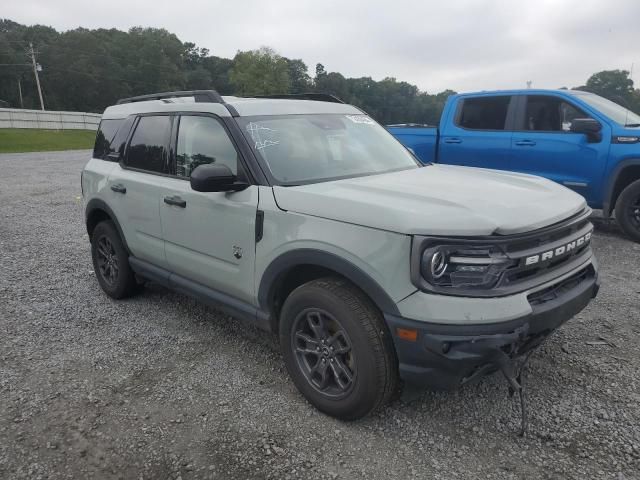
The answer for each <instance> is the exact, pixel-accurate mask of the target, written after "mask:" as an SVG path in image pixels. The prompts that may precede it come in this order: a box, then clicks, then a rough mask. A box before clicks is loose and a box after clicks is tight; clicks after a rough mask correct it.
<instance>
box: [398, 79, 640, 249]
mask: <svg viewBox="0 0 640 480" xmlns="http://www.w3.org/2000/svg"><path fill="white" fill-rule="evenodd" d="M388 129H389V131H390V132H391V133H392V134H393V135H394V136H396V138H398V139H399V140H400V141H401V142H402V143H404V145H405V146H407V147H409V148H410V149H411V150H412V151H413V152H414V153H415V155H416V156H417V157H418V158H419V159H420V161H421V162H423V163H430V162H437V163H446V164H450V165H465V166H472V167H481V168H491V169H497V170H510V171H514V172H522V173H528V174H533V175H539V176H542V177H546V178H548V179H550V180H553V181H555V182H557V183H560V184H561V185H564V186H565V187H567V188H570V189H572V190H574V191H576V192H577V193H579V194H580V195H582V196H583V197H584V198H585V199H586V200H587V203H588V204H589V206H591V207H592V208H595V209H602V210H603V212H604V215H605V216H606V217H609V216H610V215H611V214H612V213H614V212H615V216H616V219H617V221H618V223H619V224H620V226H621V227H622V229H623V230H624V231H625V232H626V233H627V234H628V235H629V236H630V237H631V238H633V239H634V240H636V241H639V242H640V116H639V115H637V114H635V113H633V112H631V111H629V110H628V109H626V108H624V107H622V106H620V105H618V104H616V103H614V102H611V101H609V100H607V99H605V98H602V97H600V96H598V95H595V94H593V93H588V92H583V91H578V90H533V89H527V90H513V91H495V92H480V93H467V94H460V95H453V96H451V97H449V99H448V100H447V103H446V105H445V108H444V111H443V113H442V118H441V120H440V127H439V128H437V127H428V126H423V125H415V124H404V125H390V126H388Z"/></svg>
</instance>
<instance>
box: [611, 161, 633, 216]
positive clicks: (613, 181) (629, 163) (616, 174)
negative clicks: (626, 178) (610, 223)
mask: <svg viewBox="0 0 640 480" xmlns="http://www.w3.org/2000/svg"><path fill="white" fill-rule="evenodd" d="M633 166H640V158H627V159H626V160H623V161H621V162H620V163H618V165H616V166H615V168H614V169H613V171H612V172H611V175H609V180H608V182H607V187H606V189H605V192H604V202H603V203H602V205H603V206H602V210H603V213H604V215H605V216H606V217H609V216H610V215H611V214H612V213H613V208H612V206H613V204H614V200H615V199H614V198H613V189H614V187H615V185H616V181H617V180H618V177H619V176H620V174H621V173H622V171H623V170H624V169H625V168H627V167H633Z"/></svg>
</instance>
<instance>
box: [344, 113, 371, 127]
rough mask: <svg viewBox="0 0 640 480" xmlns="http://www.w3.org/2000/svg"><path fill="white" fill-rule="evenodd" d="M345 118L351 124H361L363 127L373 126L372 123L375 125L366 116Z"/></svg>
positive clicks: (348, 116)
mask: <svg viewBox="0 0 640 480" xmlns="http://www.w3.org/2000/svg"><path fill="white" fill-rule="evenodd" d="M345 117H347V118H348V119H349V120H351V121H352V122H353V123H362V124H365V125H373V124H374V123H376V122H374V121H373V119H371V117H369V116H367V115H345Z"/></svg>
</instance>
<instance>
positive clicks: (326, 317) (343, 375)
mask: <svg viewBox="0 0 640 480" xmlns="http://www.w3.org/2000/svg"><path fill="white" fill-rule="evenodd" d="M291 347H292V350H293V352H294V354H295V356H296V360H297V361H298V366H299V367H300V370H301V371H302V373H303V375H304V376H305V378H306V379H307V381H308V382H309V384H310V385H311V386H312V387H313V388H314V389H315V390H316V391H318V392H320V393H322V394H323V395H326V396H329V397H332V398H339V397H344V396H346V395H348V394H349V392H351V390H352V388H353V385H354V382H355V378H356V373H357V372H356V361H355V356H354V353H353V348H352V343H351V339H350V338H349V335H348V334H347V332H346V331H345V330H344V328H343V327H342V324H341V323H340V321H339V320H338V319H337V318H336V317H334V316H333V315H331V314H330V313H329V312H326V311H324V310H320V309H316V308H314V309H308V310H304V311H303V312H301V313H300V314H299V315H298V316H297V317H296V319H295V321H294V323H293V335H292V336H291Z"/></svg>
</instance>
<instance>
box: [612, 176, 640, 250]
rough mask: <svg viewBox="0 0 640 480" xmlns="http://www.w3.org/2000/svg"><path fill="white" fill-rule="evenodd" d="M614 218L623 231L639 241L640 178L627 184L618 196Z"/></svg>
mask: <svg viewBox="0 0 640 480" xmlns="http://www.w3.org/2000/svg"><path fill="white" fill-rule="evenodd" d="M616 220H617V221H618V224H619V225H620V228H622V230H623V231H624V233H626V234H627V235H628V236H629V237H630V238H631V239H632V240H635V241H636V242H640V180H636V181H635V182H633V183H632V184H630V185H628V186H627V187H626V188H625V189H624V190H623V191H622V193H621V194H620V196H619V197H618V200H617V202H616Z"/></svg>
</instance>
